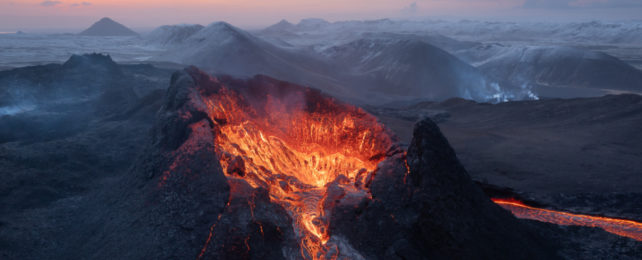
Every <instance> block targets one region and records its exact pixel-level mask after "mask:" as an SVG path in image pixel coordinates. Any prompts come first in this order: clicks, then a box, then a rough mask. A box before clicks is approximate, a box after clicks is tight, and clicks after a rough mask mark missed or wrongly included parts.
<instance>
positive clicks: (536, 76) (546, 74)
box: [477, 46, 642, 92]
mask: <svg viewBox="0 0 642 260" xmlns="http://www.w3.org/2000/svg"><path fill="white" fill-rule="evenodd" d="M489 52H490V53H489ZM483 53H489V54H486V57H487V59H486V60H485V61H482V62H477V63H478V64H479V69H480V70H482V71H484V72H486V73H487V74H489V75H492V76H494V77H496V78H501V79H506V80H507V81H509V82H511V83H512V84H513V85H517V86H519V85H522V84H532V85H534V86H537V85H539V86H540V87H570V88H593V89H605V90H622V91H635V92H641V91H642V71H640V70H638V69H636V68H634V67H633V66H631V65H629V64H627V63H626V62H623V61H621V60H619V59H617V58H615V57H613V56H610V55H608V54H605V53H602V52H596V51H590V50H584V49H578V48H571V47H507V48H503V47H499V46H494V47H490V48H489V49H487V50H484V51H481V52H480V54H477V55H478V56H480V58H482V57H483V56H484V55H485V54H483ZM482 59H484V58H482ZM534 91H538V89H537V87H536V89H535V90H534Z"/></svg>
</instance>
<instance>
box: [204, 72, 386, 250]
mask: <svg viewBox="0 0 642 260" xmlns="http://www.w3.org/2000/svg"><path fill="white" fill-rule="evenodd" d="M202 94H203V95H204V96H205V99H203V100H204V103H205V105H206V106H207V111H208V115H209V116H210V118H211V119H212V122H213V123H214V129H215V132H216V133H215V134H216V137H215V140H214V142H215V146H216V149H217V151H216V152H217V154H218V157H219V160H220V163H221V166H222V167H223V170H224V172H225V174H226V176H227V178H228V179H230V178H239V179H243V180H245V181H247V182H248V183H249V184H250V185H252V186H253V187H255V188H257V187H263V188H265V189H267V190H268V191H269V194H270V199H271V201H272V202H274V203H278V204H280V205H282V206H283V207H284V208H285V209H286V210H287V211H288V213H289V214H290V215H291V216H292V218H293V220H294V223H293V225H294V228H295V231H296V232H297V234H298V239H299V241H300V246H301V256H302V257H303V258H305V259H332V258H336V257H337V255H338V253H339V252H338V250H339V249H338V248H337V246H336V245H334V244H333V243H329V240H330V234H329V231H328V226H329V214H330V213H331V210H332V205H333V203H334V202H335V201H336V200H339V199H341V198H343V197H345V196H350V197H361V198H370V193H369V188H368V187H369V186H368V185H369V182H370V181H371V180H372V178H373V173H374V170H375V169H376V167H377V164H378V163H379V162H381V161H382V160H383V159H384V158H385V153H386V151H387V150H388V149H389V147H390V146H391V144H392V141H391V137H390V135H389V134H388V132H387V131H386V130H385V128H384V127H383V126H382V125H380V124H379V123H378V122H377V121H376V119H375V118H374V117H373V116H371V115H369V114H367V113H366V112H364V111H363V110H361V109H359V108H356V107H352V106H348V105H345V104H341V103H338V102H336V101H334V100H333V99H331V98H329V97H326V96H323V95H322V94H321V93H319V92H318V91H315V90H311V89H306V88H291V87H288V86H273V85H270V84H267V85H266V86H258V87H257V86H255V87H253V86H252V85H251V84H250V86H249V87H247V88H245V89H235V90H232V89H229V88H226V87H222V88H220V89H218V91H216V93H206V94H204V93H202ZM337 187H338V188H337Z"/></svg>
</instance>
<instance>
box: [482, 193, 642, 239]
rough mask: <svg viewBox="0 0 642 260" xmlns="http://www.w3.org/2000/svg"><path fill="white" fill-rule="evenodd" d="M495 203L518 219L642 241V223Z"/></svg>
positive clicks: (508, 201) (515, 203) (505, 201)
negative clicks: (579, 228) (568, 226)
mask: <svg viewBox="0 0 642 260" xmlns="http://www.w3.org/2000/svg"><path fill="white" fill-rule="evenodd" d="M492 201H493V202H495V203H496V204H498V205H499V206H501V207H503V208H505V209H507V210H509V211H511V212H512V213H513V215H515V216H516V217H518V218H525V219H532V220H537V221H542V222H548V223H553V224H558V225H575V226H587V227H599V228H602V229H604V230H606V231H608V232H611V233H613V234H616V235H619V236H624V237H629V238H632V239H635V240H638V241H642V223H640V222H635V221H632V220H626V219H617V218H608V217H599V216H590V215H583V214H573V213H568V212H563V211H556V210H550V209H540V208H535V207H531V206H528V205H525V204H524V203H522V202H521V201H518V200H515V199H497V198H493V199H492Z"/></svg>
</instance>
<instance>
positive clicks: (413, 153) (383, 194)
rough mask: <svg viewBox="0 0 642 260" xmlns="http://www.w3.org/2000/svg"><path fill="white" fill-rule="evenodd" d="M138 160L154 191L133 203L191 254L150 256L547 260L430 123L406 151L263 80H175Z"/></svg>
mask: <svg viewBox="0 0 642 260" xmlns="http://www.w3.org/2000/svg"><path fill="white" fill-rule="evenodd" d="M147 151H156V152H149V153H143V156H142V158H141V159H140V160H139V163H138V164H137V165H136V166H135V167H134V171H135V172H143V173H147V176H148V177H149V178H151V179H152V180H155V182H156V184H155V185H152V186H149V185H148V187H151V189H153V191H152V192H150V194H153V195H152V196H150V197H148V200H147V202H146V204H148V205H150V204H151V205H156V206H155V207H156V210H154V212H155V214H157V215H156V218H158V219H157V220H156V221H160V222H164V221H166V222H169V223H177V224H178V226H180V227H182V228H179V229H177V228H176V227H174V225H171V224H168V223H165V224H166V225H168V226H169V227H170V229H175V230H176V231H175V232H169V231H168V232H169V233H170V234H174V236H175V237H174V238H171V239H172V240H178V238H177V237H176V236H178V237H180V236H187V233H186V232H185V231H184V230H185V229H188V230H193V232H188V233H189V234H190V235H189V238H187V239H184V240H185V241H188V242H187V243H189V244H190V245H191V248H193V249H194V250H193V251H192V252H191V253H189V252H188V251H183V252H182V253H177V252H173V253H169V252H165V253H163V255H167V254H169V255H174V256H176V255H182V256H186V257H187V256H190V255H191V254H194V255H191V256H192V257H197V258H199V259H200V258H203V259H210V258H212V259H283V258H285V259H422V258H430V257H436V258H442V257H451V256H455V257H461V258H466V257H474V258H478V257H479V256H480V255H481V256H484V255H485V256H487V257H494V256H496V254H495V253H496V252H497V250H501V251H502V252H504V255H505V256H506V257H507V258H510V257H511V256H520V257H523V256H524V251H528V252H530V253H529V254H526V255H527V256H532V257H533V258H542V257H553V258H554V254H553V252H554V250H551V248H552V246H551V245H550V244H549V243H548V242H547V241H545V239H543V238H541V237H540V236H539V235H538V234H537V232H535V231H534V230H532V228H531V227H530V226H528V225H524V224H522V223H520V222H518V221H517V220H516V219H515V218H514V217H512V216H511V215H510V214H509V213H508V212H506V211H504V210H502V209H501V208H499V207H498V206H497V205H495V204H493V203H492V202H491V201H490V200H489V199H488V198H487V197H486V196H485V195H484V194H483V193H482V191H481V190H480V189H479V188H478V187H477V186H476V185H475V184H473V183H472V181H471V180H470V177H468V175H467V173H466V172H465V170H464V168H463V167H462V166H461V164H460V163H459V162H458V160H457V158H456V156H455V153H454V151H453V150H452V148H450V146H449V144H448V142H447V141H446V139H445V138H444V137H443V135H442V134H441V133H440V131H439V129H438V128H437V126H436V125H435V124H434V123H433V122H432V121H430V120H429V119H426V120H424V121H421V122H419V123H418V124H417V126H416V127H415V134H414V138H413V141H412V142H411V144H410V146H409V147H408V149H407V151H406V150H405V149H402V148H401V147H400V145H399V143H398V141H397V138H396V137H395V136H394V135H393V134H392V133H391V132H390V131H389V130H387V129H386V128H385V127H384V126H383V125H382V124H380V123H379V122H378V121H377V119H376V118H375V117H373V116H372V115H370V114H368V113H367V112H365V111H364V110H362V109H360V108H357V107H354V106H352V105H348V104H345V103H342V102H340V101H338V100H336V99H334V98H332V97H330V96H327V95H325V94H323V93H322V92H320V91H318V90H315V89H312V88H308V87H302V86H298V85H294V84H291V83H288V82H283V81H278V80H275V79H272V78H269V77H267V76H255V77H253V78H250V79H245V80H242V79H235V78H232V77H229V76H221V77H217V78H214V77H211V76H209V75H207V74H205V73H203V72H201V71H200V70H198V69H197V68H195V67H190V68H188V69H185V70H184V71H181V72H177V73H175V74H174V75H173V76H172V83H171V86H170V88H169V89H168V92H167V94H166V101H165V104H164V105H163V108H162V109H161V110H160V112H159V120H158V123H157V125H156V127H155V128H154V130H153V135H152V142H150V146H149V147H148V148H147ZM158 173H160V174H158ZM159 202H162V203H160V205H159ZM163 204H164V205H163ZM159 219H165V220H159ZM185 223H188V224H185ZM516 230H517V231H518V232H515V231H516ZM524 234H530V235H526V236H525V235H524ZM162 239H170V238H162ZM471 241H475V242H474V243H471ZM186 248H190V246H188V247H183V249H186ZM197 248H198V249H197Z"/></svg>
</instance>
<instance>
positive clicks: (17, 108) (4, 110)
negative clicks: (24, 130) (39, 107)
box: [0, 104, 36, 116]
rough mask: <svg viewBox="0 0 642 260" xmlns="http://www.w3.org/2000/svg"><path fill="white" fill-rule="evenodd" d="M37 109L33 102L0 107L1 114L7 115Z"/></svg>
mask: <svg viewBox="0 0 642 260" xmlns="http://www.w3.org/2000/svg"><path fill="white" fill-rule="evenodd" d="M35 109H36V106H35V105H32V104H21V105H13V106H4V107H0V116H7V115H9V116H12V115H15V114H20V113H24V112H29V111H32V110H35Z"/></svg>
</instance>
